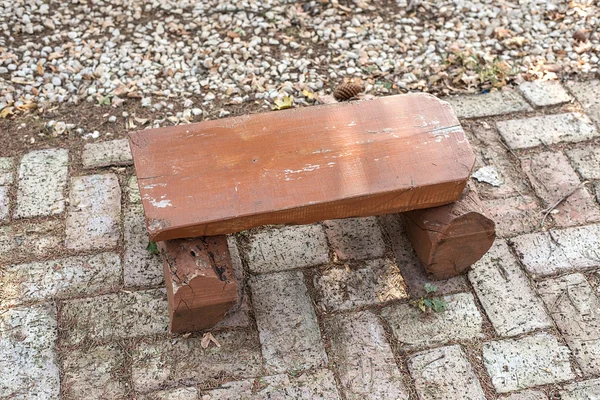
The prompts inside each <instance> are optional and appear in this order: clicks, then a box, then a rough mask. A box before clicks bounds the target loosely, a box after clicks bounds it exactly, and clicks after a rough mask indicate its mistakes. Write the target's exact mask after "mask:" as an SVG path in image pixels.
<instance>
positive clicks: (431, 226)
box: [403, 186, 496, 279]
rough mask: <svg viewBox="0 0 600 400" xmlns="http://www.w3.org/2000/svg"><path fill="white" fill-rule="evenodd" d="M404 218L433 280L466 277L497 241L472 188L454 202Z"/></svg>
mask: <svg viewBox="0 0 600 400" xmlns="http://www.w3.org/2000/svg"><path fill="white" fill-rule="evenodd" d="M403 216H404V218H403V219H404V221H405V226H406V233H407V235H408V238H409V240H410V242H411V243H412V245H413V248H414V249H415V252H416V253H417V256H418V257H419V259H420V260H421V262H422V264H423V266H424V268H425V270H426V271H427V273H428V275H429V276H430V277H431V278H432V279H448V278H451V277H454V276H457V275H460V274H463V273H464V272H466V270H467V269H468V267H469V266H470V265H472V264H474V263H475V262H477V261H478V260H479V259H480V258H481V257H483V255H484V254H485V253H486V252H487V251H488V250H489V249H490V247H491V246H492V244H493V243H494V240H495V238H496V225H495V223H494V221H493V220H492V219H490V218H489V217H488V216H487V215H486V211H485V209H484V207H483V205H482V203H481V201H480V200H479V197H478V196H477V193H476V192H475V191H474V190H473V189H472V188H470V187H469V186H467V187H466V188H465V191H464V192H463V194H462V196H461V197H460V199H459V200H458V201H456V202H455V203H452V204H448V205H445V206H441V207H435V208H428V209H423V210H414V211H409V212H406V213H404V214H403Z"/></svg>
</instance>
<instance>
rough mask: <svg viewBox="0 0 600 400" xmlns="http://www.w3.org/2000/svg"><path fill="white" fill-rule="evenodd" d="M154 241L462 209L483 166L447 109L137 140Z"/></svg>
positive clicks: (286, 118) (380, 103)
mask: <svg viewBox="0 0 600 400" xmlns="http://www.w3.org/2000/svg"><path fill="white" fill-rule="evenodd" d="M130 145H131V149H132V153H133V158H134V163H135V167H136V174H137V178H138V183H139V187H140V192H141V197H142V203H143V206H144V211H145V214H146V223H147V228H148V232H149V235H150V238H151V239H152V240H154V241H162V240H170V239H175V238H181V237H198V236H212V235H220V234H228V233H233V232H238V231H242V230H245V229H250V228H252V227H256V226H261V225H267V224H308V223H313V222H316V221H322V220H324V219H331V218H346V217H359V216H370V215H381V214H387V213H394V212H402V211H408V210H412V209H419V208H428V207H435V206H439V205H443V204H448V203H451V202H453V201H456V200H457V199H458V198H459V196H460V193H461V192H462V190H463V188H464V185H465V184H466V181H467V179H468V176H469V175H470V172H471V169H472V167H473V164H474V155H473V152H472V150H471V147H470V146H469V144H468V141H467V139H466V137H465V134H464V131H463V129H462V127H461V126H460V123H459V121H458V119H457V118H456V115H455V114H454V112H453V111H452V109H451V107H450V106H449V104H448V103H446V102H443V101H440V100H439V99H437V98H435V97H433V96H431V95H427V94H407V95H400V96H388V97H382V98H377V99H374V100H368V101H367V100H365V101H359V102H348V103H342V104H332V105H324V106H315V107H303V108H298V109H292V110H284V111H278V112H270V113H264V114H253V115H246V116H241V117H234V118H227V119H221V120H216V121H205V122H202V123H198V124H190V125H185V126H176V127H168V128H159V129H151V130H145V131H140V132H134V133H131V134H130Z"/></svg>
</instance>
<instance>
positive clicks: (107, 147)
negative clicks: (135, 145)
mask: <svg viewBox="0 0 600 400" xmlns="http://www.w3.org/2000/svg"><path fill="white" fill-rule="evenodd" d="M81 161H82V163H83V167H84V168H97V167H106V166H109V165H131V164H132V163H133V158H132V157H131V150H130V149H129V141H128V140H127V139H119V140H111V141H108V142H99V143H88V144H86V145H85V147H84V148H83V153H82V154H81Z"/></svg>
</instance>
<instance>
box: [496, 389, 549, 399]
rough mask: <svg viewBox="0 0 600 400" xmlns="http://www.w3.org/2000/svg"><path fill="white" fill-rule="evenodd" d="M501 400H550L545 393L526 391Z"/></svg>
mask: <svg viewBox="0 0 600 400" xmlns="http://www.w3.org/2000/svg"><path fill="white" fill-rule="evenodd" d="M500 399H501V400H548V397H547V396H546V394H545V393H544V392H540V391H538V390H524V391H522V392H519V393H514V394H510V395H508V396H503V397H501V398H500Z"/></svg>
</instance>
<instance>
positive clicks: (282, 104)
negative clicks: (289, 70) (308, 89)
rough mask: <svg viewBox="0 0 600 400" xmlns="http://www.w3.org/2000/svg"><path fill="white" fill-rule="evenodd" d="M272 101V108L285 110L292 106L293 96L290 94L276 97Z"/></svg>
mask: <svg viewBox="0 0 600 400" xmlns="http://www.w3.org/2000/svg"><path fill="white" fill-rule="evenodd" d="M273 102H274V103H275V107H273V110H285V109H286V108H291V107H292V104H293V103H294V98H293V97H292V96H283V98H279V97H278V98H276V99H275V100H274V101H273Z"/></svg>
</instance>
